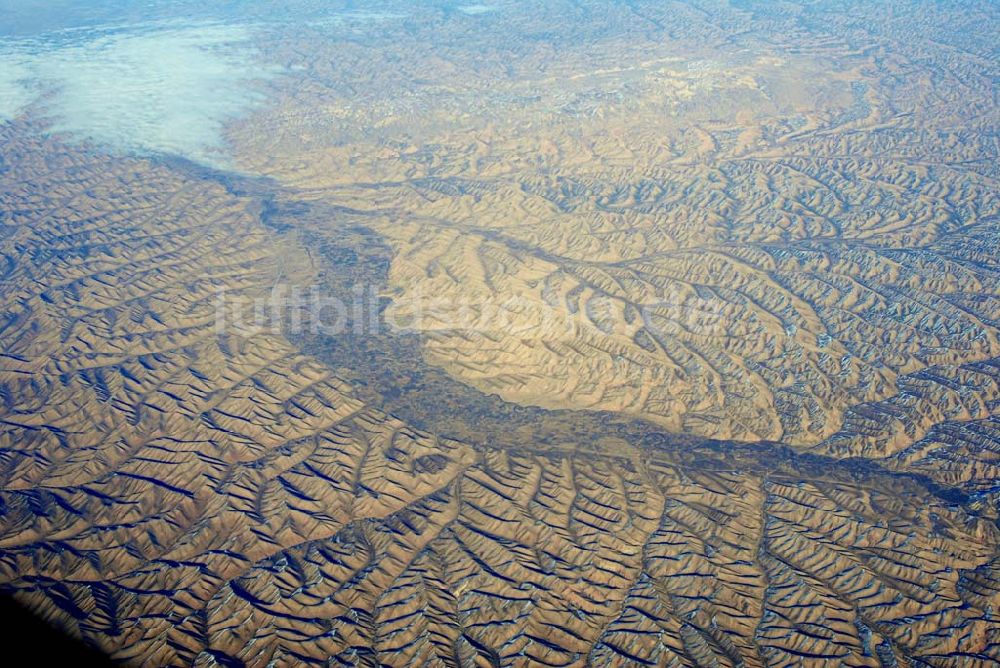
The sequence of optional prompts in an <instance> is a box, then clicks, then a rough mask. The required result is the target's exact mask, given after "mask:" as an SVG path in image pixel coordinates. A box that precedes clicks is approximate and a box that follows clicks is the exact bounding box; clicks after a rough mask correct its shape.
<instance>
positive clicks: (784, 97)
mask: <svg viewBox="0 0 1000 668" xmlns="http://www.w3.org/2000/svg"><path fill="white" fill-rule="evenodd" d="M893 7H894V9H892V10H888V9H886V10H885V11H881V10H880V9H879V8H873V7H872V6H871V5H870V3H861V2H848V3H842V4H840V5H837V6H836V7H834V6H832V5H827V4H818V3H787V4H785V5H782V6H781V7H773V6H771V5H766V4H765V3H731V4H720V3H701V2H684V3H671V4H670V5H664V4H663V3H659V2H642V1H637V2H628V3H606V2H573V3H569V2H566V3H562V2H552V3H547V4H546V6H545V7H541V8H530V9H529V8H524V7H519V8H518V9H517V10H513V9H512V8H507V9H505V10H498V11H496V12H494V13H490V14H487V15H485V18H483V17H480V18H478V19H476V20H472V19H470V18H469V17H467V16H463V15H461V14H460V13H453V14H441V13H437V12H432V11H430V10H428V13H427V15H426V16H422V17H421V19H420V20H414V21H412V22H409V23H406V24H405V25H404V26H401V25H398V24H394V23H392V22H389V23H387V24H386V27H385V31H386V32H385V35H384V36H381V37H372V38H370V39H367V40H354V39H349V38H346V37H344V36H343V35H340V34H327V33H324V32H323V31H321V30H318V29H317V30H315V31H312V32H309V31H307V32H305V33H302V34H300V35H298V36H297V40H298V42H299V43H306V44H308V45H309V48H308V49H298V50H291V49H286V48H282V47H280V46H279V47H275V48H274V52H273V54H272V55H273V57H274V58H276V59H277V60H279V61H280V62H282V63H283V64H285V65H286V66H287V67H288V68H289V69H290V70H292V71H296V72H301V73H302V74H301V81H298V82H297V84H296V85H294V86H289V87H288V88H287V89H285V90H282V91H281V93H280V103H279V104H278V109H279V110H280V113H271V114H268V113H262V114H259V115H258V116H257V117H255V118H254V119H253V121H252V122H248V123H246V124H245V126H243V127H240V128H237V129H235V130H234V136H235V137H236V138H238V140H239V145H240V147H241V149H240V153H241V159H242V162H243V164H245V165H248V166H249V167H251V168H252V169H254V170H257V171H258V172H260V173H266V174H269V175H272V176H274V177H275V178H277V179H279V180H280V181H282V182H283V183H285V184H289V185H292V186H294V187H296V188H298V189H300V190H301V191H302V193H303V195H304V196H308V197H310V198H312V199H317V200H324V201H327V202H330V203H332V204H336V205H342V206H350V207H354V208H357V209H360V210H364V211H366V212H367V213H368V214H369V215H370V216H372V221H371V225H372V227H373V228H374V229H376V230H377V231H378V232H379V233H380V234H383V235H384V236H385V238H386V239H388V241H389V243H390V244H392V246H393V248H394V250H395V257H394V259H393V263H392V268H391V271H390V280H391V283H392V286H393V288H394V290H395V293H394V302H393V305H392V313H393V314H394V315H395V316H396V317H397V318H398V319H399V320H400V321H401V322H403V323H409V324H411V326H412V327H413V328H414V329H416V330H417V331H419V332H420V333H421V334H422V335H423V336H424V337H425V344H424V355H425V357H426V359H427V360H428V361H429V362H431V363H432V364H435V365H438V366H440V367H441V368H443V369H445V370H446V371H447V372H448V373H450V374H451V375H452V376H454V377H455V378H458V379H460V380H462V381H463V382H466V383H469V384H471V385H473V386H475V387H477V388H479V389H481V390H482V391H484V392H487V393H497V394H499V395H500V396H502V397H504V398H505V399H508V400H510V401H514V402H518V403H521V404H525V405H535V406H543V407H547V408H568V409H580V408H585V409H595V410H605V411H614V412H618V413H625V414H629V415H634V416H638V417H642V418H644V419H648V420H652V421H655V422H657V423H658V424H660V425H662V426H664V427H665V428H668V429H670V430H672V431H678V432H679V431H683V432H686V433H691V434H697V435H700V436H704V437H710V438H719V439H738V440H744V441H755V440H760V439H769V440H780V441H782V442H786V443H789V444H794V445H796V446H799V447H802V448H814V449H816V450H817V451H819V452H823V453H826V454H831V455H834V456H837V457H848V456H865V457H869V456H872V457H887V456H891V455H893V454H894V453H896V452H898V451H900V450H901V449H904V448H906V447H908V446H910V445H912V444H913V443H914V442H915V441H917V440H919V439H920V438H922V437H923V436H924V435H925V434H926V433H927V431H928V430H929V429H931V428H932V427H933V426H934V425H935V424H937V423H940V422H942V421H947V420H976V419H980V418H986V417H989V416H990V415H992V414H993V413H994V412H995V410H996V406H997V405H998V404H997V403H996V377H995V375H991V373H992V372H989V371H988V369H987V373H986V374H985V375H984V374H983V369H984V368H986V367H995V361H996V360H997V358H998V355H1000V339H998V318H1000V302H998V296H1000V295H998V292H997V290H998V287H997V286H1000V275H998V269H1000V268H998V265H997V259H996V253H995V248H996V245H997V242H998V238H997V234H998V232H997V230H998V224H997V221H998V215H1000V208H998V207H1000V201H998V199H997V192H998V190H997V173H996V168H995V165H996V161H997V157H998V145H997V140H996V136H997V135H996V127H997V123H998V111H997V105H996V94H995V77H996V72H997V58H996V51H995V47H993V45H992V42H993V41H995V40H993V39H992V35H994V34H995V33H996V27H997V26H998V25H1000V16H998V14H997V9H996V6H995V5H993V4H991V3H949V4H947V5H942V6H941V7H938V8H936V9H934V10H929V9H928V8H926V7H924V6H922V5H920V6H918V5H917V4H915V3H909V2H899V3H894V4H893ZM856 17H864V20H862V19H860V18H856ZM549 25H558V26H560V28H559V29H558V30H546V29H543V26H549ZM472 45H475V47H473V46H472ZM480 45H492V47H493V48H485V47H483V48H480ZM358 96H361V97H362V98H363V99H364V100H365V103H364V104H358V103H356V101H355V99H356V97H358ZM958 386H963V387H968V388H973V387H974V388H975V389H974V390H971V391H968V392H962V391H958V390H956V387H958Z"/></svg>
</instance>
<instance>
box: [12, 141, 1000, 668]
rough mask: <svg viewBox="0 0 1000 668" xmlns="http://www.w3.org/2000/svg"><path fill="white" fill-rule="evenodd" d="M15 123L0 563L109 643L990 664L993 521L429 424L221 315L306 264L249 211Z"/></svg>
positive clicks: (468, 655)
mask: <svg viewBox="0 0 1000 668" xmlns="http://www.w3.org/2000/svg"><path fill="white" fill-rule="evenodd" d="M4 132H5V134H4V136H3V140H4V142H3V145H4V153H3V160H4V163H3V172H2V173H3V176H2V184H3V185H2V194H0V197H2V204H3V211H4V219H3V221H4V227H3V228H2V229H3V239H2V244H3V247H2V248H3V257H4V258H5V261H4V267H5V270H4V281H5V286H6V288H7V289H6V290H5V291H4V309H3V312H4V314H5V316H4V321H3V322H4V324H3V326H2V328H0V338H2V342H3V343H2V350H3V351H4V352H3V357H2V365H0V379H2V385H0V387H2V397H3V414H2V418H0V426H2V430H0V444H2V449H0V453H2V462H3V465H2V469H0V474H2V480H3V484H2V491H0V501H2V504H0V512H2V514H0V582H2V586H3V589H4V590H6V591H13V592H16V594H17V596H18V598H19V600H21V601H23V602H24V603H26V604H27V605H28V606H29V607H31V608H32V609H34V610H36V611H38V612H40V613H42V614H44V615H46V617H47V618H48V619H50V620H51V621H52V622H53V623H55V624H58V625H60V626H61V627H63V628H65V629H67V630H68V631H69V632H71V633H73V634H74V635H77V636H80V637H83V638H85V639H87V640H88V641H89V642H92V643H94V644H96V645H97V646H99V647H101V648H102V649H103V650H104V651H106V652H108V653H109V654H111V655H113V656H114V657H115V658H117V659H119V660H122V661H125V662H128V663H133V664H136V665H140V664H145V665H215V664H222V665H237V664H239V663H244V664H246V665H253V666H257V665H260V666H263V665H301V664H320V665H329V664H338V665H400V666H402V665H483V666H488V665H523V664H527V663H534V664H538V665H583V664H591V665H665V664H666V665H690V666H694V665H732V666H736V665H747V666H754V665H788V666H793V665H800V664H801V663H803V662H806V661H809V662H814V663H816V664H828V665H857V666H878V665H886V664H888V665H892V664H893V662H896V664H897V665H907V664H909V665H913V664H916V663H920V662H922V663H924V664H930V665H959V664H961V665H973V664H976V663H978V664H981V665H988V664H991V663H993V662H995V661H998V660H1000V649H998V644H997V642H998V638H997V634H998V632H1000V627H998V625H997V624H996V622H995V621H994V619H993V617H992V610H994V609H996V606H997V604H998V603H1000V600H998V595H1000V594H998V590H1000V580H998V578H997V568H998V567H997V564H996V560H995V555H996V546H997V540H998V535H997V529H996V527H995V526H994V525H993V523H992V522H990V521H988V520H986V519H980V518H978V517H977V516H975V515H972V514H970V513H969V512H968V511H967V510H965V509H963V508H962V507H959V506H955V505H949V504H946V503H944V502H943V501H941V500H939V499H937V498H936V497H934V496H932V495H930V494H929V493H928V492H927V490H926V489H925V488H923V487H922V486H920V485H918V484H916V483H914V482H912V481H910V480H909V479H906V478H898V477H893V476H890V475H888V474H873V475H871V476H867V477H865V476H861V477H852V476H851V475H849V474H846V473H844V472H843V471H839V470H834V468H835V467H834V468H831V469H830V471H829V472H828V473H821V474H814V475H811V476H810V477H808V478H806V477H803V476H796V475H795V474H794V473H789V472H787V471H786V472H783V473H774V474H767V473H760V472H754V471H736V470H732V469H727V468H724V467H720V466H719V465H718V464H716V465H715V466H714V467H713V466H711V465H710V464H711V461H710V459H706V456H704V455H703V456H702V460H701V461H699V462H694V461H690V460H689V459H687V458H686V456H685V454H684V452H683V451H680V452H674V453H670V452H667V451H664V452H659V453H657V452H644V451H640V450H638V449H636V448H634V447H631V446H628V445H627V444H623V445H622V446H621V447H620V449H619V452H617V453H607V454H605V455H592V456H584V455H564V454H554V453H548V454H546V453H542V452H537V451H533V450H532V448H531V446H532V444H530V443H526V444H525V448H524V449H523V450H517V449H513V450H499V449H495V448H489V447H472V446H470V445H468V444H465V443H461V442H458V441H454V440H448V439H442V438H438V437H436V436H434V435H433V434H430V433H427V432H424V431H420V430H417V429H414V428H412V427H410V426H409V425H407V424H405V423H404V422H403V421H402V420H400V419H398V418H394V417H392V416H390V415H387V414H385V413H384V412H382V411H380V410H379V409H378V408H377V407H374V406H370V405H365V404H364V402H362V401H360V400H358V399H357V398H355V397H354V396H353V395H352V390H351V388H350V387H349V386H348V385H347V384H346V383H343V382H341V381H340V380H338V379H337V378H336V377H335V375H334V374H333V373H332V372H331V370H330V369H328V368H326V367H325V366H324V365H323V364H321V363H319V362H318V361H316V360H315V359H312V358H309V357H307V356H304V355H302V354H301V353H299V352H298V351H297V350H296V349H295V348H294V347H293V346H292V345H291V344H290V343H289V342H288V341H287V340H286V339H284V338H283V337H282V336H280V335H279V334H276V333H273V332H260V331H254V330H252V329H247V330H245V331H244V330H241V329H240V328H239V327H236V326H232V327H229V328H227V329H225V330H224V331H219V330H218V329H217V328H216V327H215V326H214V324H213V322H212V321H213V314H212V312H211V309H212V295H213V294H214V293H215V292H217V291H218V290H220V289H225V290H226V291H228V293H229V294H236V295H239V294H242V295H244V296H246V297H247V298H250V297H253V296H254V295H258V294H265V293H267V292H268V291H269V289H270V288H271V286H272V285H273V284H274V281H275V277H276V276H278V275H280V274H282V273H285V274H286V275H287V274H288V273H289V272H298V273H299V274H301V275H303V276H305V275H307V274H309V273H310V272H312V271H313V269H312V268H311V267H310V265H309V263H308V261H307V259H306V258H307V257H308V256H307V255H306V254H305V253H304V251H303V249H301V248H297V247H296V244H295V239H294V235H288V236H283V237H278V236H275V235H274V234H273V233H272V232H271V231H270V230H268V229H267V228H265V227H264V226H263V225H262V224H261V222H260V219H259V215H258V214H259V212H260V205H259V203H257V202H255V201H254V200H253V199H252V198H249V197H241V196H237V195H234V194H232V193H231V192H229V191H227V190H226V189H225V188H224V187H222V186H221V185H219V184H218V183H215V182H213V181H211V180H203V179H195V178H192V177H191V176H190V175H187V174H185V173H184V172H182V171H178V170H177V169H172V168H167V167H164V166H159V165H156V164H154V163H151V162H149V161H142V160H134V159H121V158H116V159H110V158H108V157H106V156H95V155H93V154H90V153H87V152H86V151H84V150H76V149H70V148H67V147H65V146H61V145H57V144H52V143H50V142H48V141H43V140H39V139H36V138H34V135H32V134H31V133H30V131H29V130H28V129H26V128H23V127H11V128H8V129H6V130H4ZM28 260H30V261H28ZM300 277H301V276H300ZM595 438H596V436H595Z"/></svg>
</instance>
